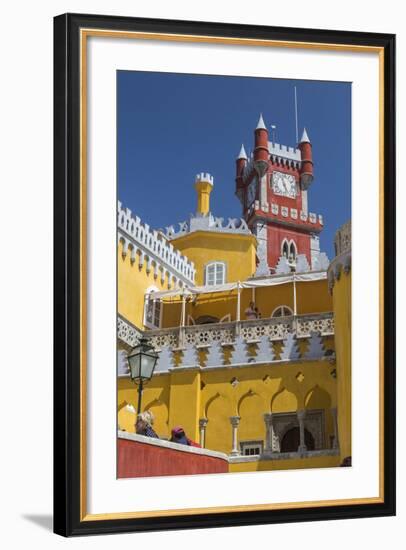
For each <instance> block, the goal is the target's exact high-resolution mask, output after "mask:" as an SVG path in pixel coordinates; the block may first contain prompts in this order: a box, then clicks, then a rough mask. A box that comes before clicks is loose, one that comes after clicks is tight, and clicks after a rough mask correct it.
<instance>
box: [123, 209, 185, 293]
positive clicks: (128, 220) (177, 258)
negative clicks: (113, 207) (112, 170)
mask: <svg viewBox="0 0 406 550" xmlns="http://www.w3.org/2000/svg"><path fill="white" fill-rule="evenodd" d="M117 227H118V238H119V241H120V240H121V241H122V242H123V255H124V256H125V255H126V254H127V252H128V251H129V250H131V261H132V262H134V261H135V259H136V256H137V254H138V255H139V265H140V267H142V265H143V264H144V261H145V262H146V265H147V270H150V269H151V267H152V268H153V269H154V273H155V274H157V273H158V271H161V278H163V277H165V275H166V276H167V278H168V280H170V281H172V282H173V284H174V285H175V286H176V285H177V284H178V283H180V282H182V284H188V285H194V280H195V274H196V270H195V266H194V263H193V262H191V261H190V260H189V259H188V258H187V257H186V256H184V255H182V254H181V252H180V251H179V250H176V249H175V248H174V246H173V244H171V243H170V242H169V241H168V239H167V237H166V236H165V235H164V234H163V233H162V232H161V231H157V230H151V229H150V226H149V225H148V224H147V223H142V222H141V219H140V218H139V216H135V217H134V216H133V215H132V212H131V210H130V209H129V208H123V206H122V204H121V202H120V201H118V205H117Z"/></svg>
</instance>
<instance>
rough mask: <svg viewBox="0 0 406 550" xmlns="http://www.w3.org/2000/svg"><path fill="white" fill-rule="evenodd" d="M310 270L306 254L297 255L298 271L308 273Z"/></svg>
mask: <svg viewBox="0 0 406 550" xmlns="http://www.w3.org/2000/svg"><path fill="white" fill-rule="evenodd" d="M309 271H310V266H309V262H308V261H307V258H306V254H298V255H297V257H296V273H308V272H309Z"/></svg>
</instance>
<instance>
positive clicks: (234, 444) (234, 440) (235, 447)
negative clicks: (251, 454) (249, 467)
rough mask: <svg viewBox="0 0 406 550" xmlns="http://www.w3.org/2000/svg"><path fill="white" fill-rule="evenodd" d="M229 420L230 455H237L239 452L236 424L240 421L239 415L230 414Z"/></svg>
mask: <svg viewBox="0 0 406 550" xmlns="http://www.w3.org/2000/svg"><path fill="white" fill-rule="evenodd" d="M230 422H231V426H232V430H233V431H232V449H231V453H230V455H231V456H239V455H240V454H241V453H240V451H239V449H238V425H239V423H240V417H239V416H230Z"/></svg>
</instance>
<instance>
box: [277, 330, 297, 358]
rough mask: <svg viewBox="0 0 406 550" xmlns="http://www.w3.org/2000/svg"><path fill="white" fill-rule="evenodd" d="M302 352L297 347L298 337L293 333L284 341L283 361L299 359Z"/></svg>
mask: <svg viewBox="0 0 406 550" xmlns="http://www.w3.org/2000/svg"><path fill="white" fill-rule="evenodd" d="M299 357H300V351H299V347H298V345H297V340H296V336H295V335H294V334H292V333H288V334H287V335H286V338H285V339H284V340H283V344H282V352H281V359H282V361H288V360H295V359H299Z"/></svg>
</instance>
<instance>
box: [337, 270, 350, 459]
mask: <svg viewBox="0 0 406 550" xmlns="http://www.w3.org/2000/svg"><path fill="white" fill-rule="evenodd" d="M333 299H334V323H335V346H336V355H337V365H339V369H338V371H337V393H338V400H339V407H338V410H337V413H338V419H337V420H338V433H339V444H340V453H341V459H344V458H346V457H348V456H351V271H350V272H349V273H345V272H344V271H342V272H341V276H340V278H339V279H338V280H336V281H335V283H334V287H333Z"/></svg>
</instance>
